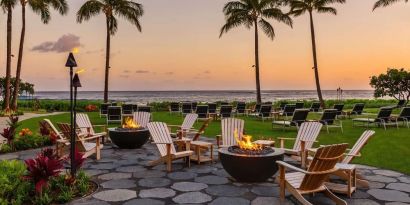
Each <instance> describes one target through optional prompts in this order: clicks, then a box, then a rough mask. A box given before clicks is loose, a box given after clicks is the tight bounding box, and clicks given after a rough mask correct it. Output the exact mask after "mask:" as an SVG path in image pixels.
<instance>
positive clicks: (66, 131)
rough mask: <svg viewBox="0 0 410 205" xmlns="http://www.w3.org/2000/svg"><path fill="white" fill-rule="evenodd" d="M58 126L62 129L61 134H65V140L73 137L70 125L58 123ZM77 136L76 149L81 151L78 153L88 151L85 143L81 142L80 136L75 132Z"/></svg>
mask: <svg viewBox="0 0 410 205" xmlns="http://www.w3.org/2000/svg"><path fill="white" fill-rule="evenodd" d="M57 126H58V127H59V128H60V130H61V132H62V133H63V135H64V136H65V138H67V139H70V138H71V137H70V136H71V127H70V124H67V123H57ZM74 133H75V134H74V135H75V139H76V143H75V145H76V148H77V149H79V150H78V151H80V152H85V151H87V150H86V148H85V144H84V142H83V141H81V140H80V139H81V137H80V136H78V134H77V133H76V132H74Z"/></svg>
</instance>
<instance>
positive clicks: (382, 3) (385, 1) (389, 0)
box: [373, 0, 408, 11]
mask: <svg viewBox="0 0 410 205" xmlns="http://www.w3.org/2000/svg"><path fill="white" fill-rule="evenodd" d="M399 1H401V0H378V1H377V2H376V3H375V4H374V6H373V11H374V10H375V9H377V8H379V7H386V6H390V5H391V4H393V3H396V2H399ZM404 2H406V3H407V2H408V0H404Z"/></svg>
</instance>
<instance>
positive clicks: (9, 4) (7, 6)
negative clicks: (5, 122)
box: [0, 0, 17, 113]
mask: <svg viewBox="0 0 410 205" xmlns="http://www.w3.org/2000/svg"><path fill="white" fill-rule="evenodd" d="M16 4H17V0H1V2H0V7H1V8H2V9H3V11H4V12H6V13H7V52H6V53H7V57H6V61H7V63H6V88H5V89H6V92H5V95H4V104H3V108H4V110H5V111H6V113H7V112H9V110H10V87H11V86H10V79H11V56H12V54H11V35H12V25H13V8H14V6H15V5H16Z"/></svg>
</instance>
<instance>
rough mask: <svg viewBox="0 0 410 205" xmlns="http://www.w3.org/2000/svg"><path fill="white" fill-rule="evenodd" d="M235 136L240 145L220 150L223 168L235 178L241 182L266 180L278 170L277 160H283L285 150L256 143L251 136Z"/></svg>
mask: <svg viewBox="0 0 410 205" xmlns="http://www.w3.org/2000/svg"><path fill="white" fill-rule="evenodd" d="M235 138H236V140H237V142H238V146H231V147H225V148H220V149H219V150H218V151H219V157H220V160H221V163H222V166H223V168H224V169H225V170H226V172H228V174H230V175H231V176H232V177H233V178H235V179H236V180H237V181H240V182H264V181H266V180H267V179H268V178H270V177H272V176H273V175H274V174H275V173H276V172H277V171H278V166H277V164H276V161H278V160H283V157H284V151H283V150H281V149H276V148H273V147H262V146H260V145H256V144H254V143H252V142H251V141H250V139H251V136H243V137H242V139H243V140H238V137H235Z"/></svg>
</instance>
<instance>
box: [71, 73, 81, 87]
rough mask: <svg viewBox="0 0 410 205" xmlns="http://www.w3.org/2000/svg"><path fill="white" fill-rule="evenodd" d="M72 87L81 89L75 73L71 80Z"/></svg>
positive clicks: (78, 78)
mask: <svg viewBox="0 0 410 205" xmlns="http://www.w3.org/2000/svg"><path fill="white" fill-rule="evenodd" d="M73 87H75V88H79V87H81V82H80V77H78V74H77V73H76V74H75V75H74V78H73Z"/></svg>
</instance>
